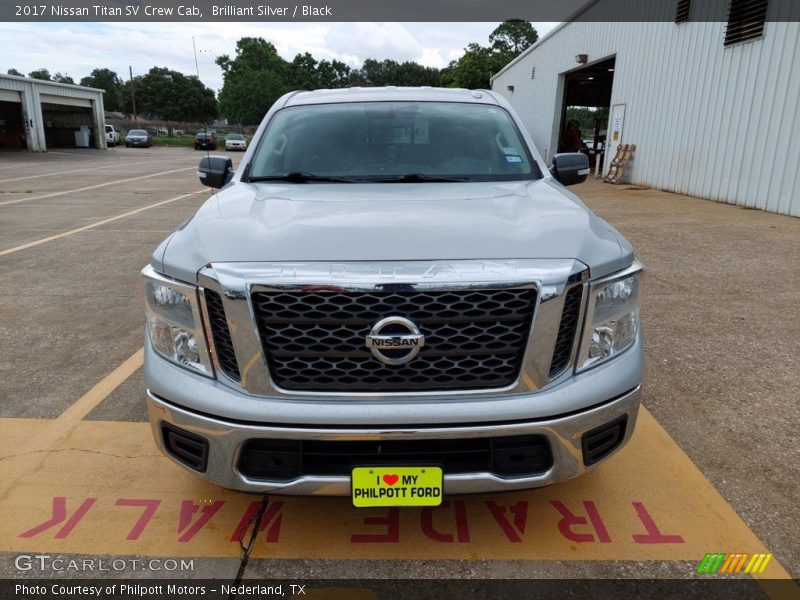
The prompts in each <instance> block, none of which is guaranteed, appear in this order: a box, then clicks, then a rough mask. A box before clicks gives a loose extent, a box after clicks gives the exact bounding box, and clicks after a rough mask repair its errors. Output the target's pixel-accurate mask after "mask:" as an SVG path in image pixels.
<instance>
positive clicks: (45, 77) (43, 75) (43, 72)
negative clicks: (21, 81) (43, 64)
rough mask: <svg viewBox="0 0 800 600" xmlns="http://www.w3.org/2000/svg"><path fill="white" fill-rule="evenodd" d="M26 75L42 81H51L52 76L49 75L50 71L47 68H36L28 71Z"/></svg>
mask: <svg viewBox="0 0 800 600" xmlns="http://www.w3.org/2000/svg"><path fill="white" fill-rule="evenodd" d="M28 77H32V78H33V79H41V80H42V81H53V78H52V77H50V71H48V70H47V69H36V70H35V71H31V72H30V73H28Z"/></svg>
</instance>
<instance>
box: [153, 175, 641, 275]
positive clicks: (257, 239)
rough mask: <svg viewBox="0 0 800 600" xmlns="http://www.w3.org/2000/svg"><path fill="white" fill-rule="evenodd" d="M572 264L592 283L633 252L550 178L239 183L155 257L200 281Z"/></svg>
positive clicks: (160, 265)
mask: <svg viewBox="0 0 800 600" xmlns="http://www.w3.org/2000/svg"><path fill="white" fill-rule="evenodd" d="M522 258H572V259H578V260H580V261H581V262H583V263H584V264H586V265H588V266H589V268H590V269H591V275H592V277H597V276H602V275H605V274H607V273H611V272H613V271H616V270H619V269H621V268H624V267H626V266H628V265H629V264H630V262H631V261H632V260H633V254H632V250H631V247H630V245H629V244H628V243H627V242H626V241H625V240H624V239H623V238H622V237H621V236H620V235H619V234H618V233H617V232H616V231H615V230H614V229H613V228H612V227H611V226H610V225H609V224H608V223H606V222H605V221H603V220H602V219H600V218H598V217H597V216H595V215H594V214H593V213H592V212H591V211H590V210H589V209H588V208H586V206H585V205H584V204H583V203H582V202H581V201H580V199H578V198H577V197H576V196H575V195H573V194H571V193H570V192H568V191H567V190H566V189H565V188H563V187H562V186H560V185H559V184H557V183H555V182H554V181H553V180H552V179H550V178H546V179H541V180H537V181H521V182H476V183H402V184H399V183H398V184H311V183H310V184H280V185H275V184H272V183H270V184H263V183H257V184H250V183H239V182H237V183H234V184H232V185H230V186H228V187H227V188H226V189H223V190H221V191H220V192H219V193H216V194H215V195H214V196H212V197H211V198H210V199H209V200H208V201H207V202H206V203H205V204H204V205H203V206H202V207H201V208H200V209H199V210H198V211H197V213H196V214H195V216H194V217H192V218H191V219H190V220H189V221H187V222H186V223H184V224H183V225H182V226H181V227H180V228H179V229H178V230H177V231H176V232H174V233H173V234H172V235H171V236H170V237H169V238H167V239H166V240H164V242H162V244H161V245H160V246H159V248H158V249H157V250H156V252H155V253H154V254H153V261H152V264H153V267H154V268H155V269H156V270H158V271H160V272H162V273H164V274H165V275H168V276H170V277H174V278H176V279H180V280H183V281H191V282H194V281H196V280H197V272H198V271H199V270H200V269H201V268H203V267H204V266H206V265H207V264H209V263H212V262H259V261H264V262H269V261H274V262H310V261H365V260H366V261H400V260H445V259H448V260H457V259H522Z"/></svg>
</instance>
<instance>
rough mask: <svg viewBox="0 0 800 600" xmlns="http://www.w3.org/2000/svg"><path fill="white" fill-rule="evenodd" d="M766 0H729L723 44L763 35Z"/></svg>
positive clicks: (736, 42)
mask: <svg viewBox="0 0 800 600" xmlns="http://www.w3.org/2000/svg"><path fill="white" fill-rule="evenodd" d="M767 2H768V0H731V4H730V11H729V12H728V26H727V28H726V29H725V45H726V46H730V45H732V44H738V43H739V42H746V41H748V40H754V39H756V38H760V37H761V36H762V35H764V21H766V19H767Z"/></svg>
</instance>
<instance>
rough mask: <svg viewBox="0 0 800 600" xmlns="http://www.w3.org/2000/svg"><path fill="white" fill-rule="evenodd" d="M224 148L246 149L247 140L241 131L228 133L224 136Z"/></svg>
mask: <svg viewBox="0 0 800 600" xmlns="http://www.w3.org/2000/svg"><path fill="white" fill-rule="evenodd" d="M225 150H242V151H244V150H247V140H246V139H245V137H244V136H243V135H242V134H241V133H229V134H228V135H226V136H225Z"/></svg>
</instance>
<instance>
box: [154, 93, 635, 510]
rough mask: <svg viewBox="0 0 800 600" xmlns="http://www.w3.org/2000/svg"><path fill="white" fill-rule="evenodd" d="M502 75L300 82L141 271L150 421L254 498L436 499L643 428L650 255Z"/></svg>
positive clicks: (205, 468) (572, 461)
mask: <svg viewBox="0 0 800 600" xmlns="http://www.w3.org/2000/svg"><path fill="white" fill-rule="evenodd" d="M588 171H589V166H588V162H587V159H586V157H585V156H584V155H582V154H560V155H556V156H555V157H554V160H553V165H552V167H550V168H548V167H547V166H546V165H545V164H544V162H543V160H542V158H541V157H540V155H539V154H538V153H537V151H536V148H535V147H534V144H533V142H532V141H531V139H530V137H529V135H528V133H527V132H526V131H525V128H524V126H523V125H522V123H521V121H520V119H519V117H518V116H517V115H516V114H515V113H514V111H513V110H512V109H511V107H510V106H509V105H508V103H507V102H506V101H505V100H504V99H503V98H501V97H500V96H498V95H496V94H493V93H492V92H489V91H484V90H481V91H470V90H453V89H431V88H373V89H356V88H354V89H343V90H319V91H314V92H293V93H290V94H287V95H285V96H283V97H282V98H280V99H279V100H278V101H277V102H276V103H275V105H274V106H273V107H272V108H271V109H270V111H269V112H268V113H267V115H266V116H265V117H264V120H263V122H262V123H261V126H260V127H259V129H258V131H257V133H256V135H255V137H254V138H253V140H252V143H251V145H250V148H249V149H248V151H247V153H246V154H245V156H244V158H243V159H242V161H241V164H240V165H239V167H238V169H236V170H235V171H234V169H233V167H232V163H231V160H230V159H229V158H227V157H222V156H210V157H205V158H203V159H202V161H201V162H200V166H199V168H198V176H199V177H200V180H201V181H202V182H203V183H205V184H206V185H209V186H211V187H214V188H220V189H219V191H218V192H217V193H216V194H214V195H213V196H212V197H211V198H210V199H209V200H208V201H207V202H206V203H205V204H204V205H203V206H202V207H201V208H200V209H199V210H198V211H197V213H196V214H195V215H194V216H193V217H192V218H191V219H190V220H189V221H187V222H186V223H184V224H183V225H181V226H180V227H179V228H178V229H177V230H176V231H175V232H174V233H172V234H170V235H169V236H168V237H167V238H166V239H165V240H164V241H163V242H162V243H161V244H160V245H159V246H158V248H157V249H156V250H155V252H154V253H153V256H152V260H151V262H150V265H149V266H147V267H146V268H145V269H144V271H143V279H144V287H145V296H146V320H147V326H146V343H145V375H146V380H147V403H148V410H149V415H150V419H151V424H152V430H153V435H154V438H155V441H156V443H157V444H158V446H159V447H160V448H161V449H162V450H163V451H164V452H165V453H166V454H167V455H168V456H170V457H171V458H172V459H174V460H175V461H176V462H178V463H179V464H181V465H183V466H184V467H186V468H188V469H190V470H191V471H193V472H194V473H196V474H198V475H200V476H203V477H205V478H207V479H209V480H211V481H213V482H215V483H217V484H219V485H221V486H224V487H227V488H232V489H237V490H242V491H247V492H264V493H266V492H277V493H281V494H324V495H352V498H353V502H354V503H355V504H356V506H379V505H405V504H429V505H430V504H437V503H438V502H441V497H442V495H443V494H455V493H463V492H485V491H492V490H514V489H522V488H530V487H536V486H542V485H547V484H550V483H553V482H557V481H563V480H566V479H569V478H571V477H575V476H576V475H579V474H581V473H583V472H584V471H585V470H586V469H587V468H589V467H591V466H592V465H595V464H596V463H598V462H600V461H601V460H603V459H605V458H607V457H608V456H610V455H611V454H612V453H614V452H615V451H616V450H618V449H619V448H620V447H621V446H622V445H623V444H625V442H626V441H627V440H628V439H629V438H630V436H631V433H632V431H633V429H634V425H635V422H636V417H637V413H638V408H639V389H640V384H641V380H642V371H643V352H642V335H641V330H640V323H639V311H640V304H641V293H642V288H641V286H642V265H641V264H640V263H639V262H638V261H637V260H636V259H635V258H634V255H633V250H632V248H631V246H630V244H629V243H628V242H627V241H626V240H625V239H624V238H623V237H622V236H621V235H620V234H619V233H618V232H617V231H616V230H615V229H614V228H613V227H611V226H610V225H609V224H608V223H606V222H605V221H603V220H602V219H600V218H598V217H597V216H595V215H594V214H593V213H592V212H591V211H589V209H588V208H587V207H586V206H585V205H584V204H583V203H582V202H581V201H580V199H578V198H577V197H576V196H575V195H573V194H571V193H570V192H568V191H567V190H566V189H565V187H564V186H565V185H570V184H572V183H578V182H580V181H583V180H584V179H585V177H586V174H587V173H588Z"/></svg>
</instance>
